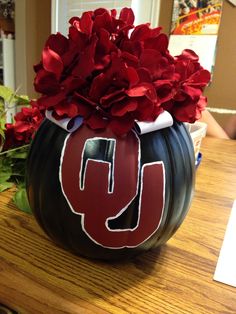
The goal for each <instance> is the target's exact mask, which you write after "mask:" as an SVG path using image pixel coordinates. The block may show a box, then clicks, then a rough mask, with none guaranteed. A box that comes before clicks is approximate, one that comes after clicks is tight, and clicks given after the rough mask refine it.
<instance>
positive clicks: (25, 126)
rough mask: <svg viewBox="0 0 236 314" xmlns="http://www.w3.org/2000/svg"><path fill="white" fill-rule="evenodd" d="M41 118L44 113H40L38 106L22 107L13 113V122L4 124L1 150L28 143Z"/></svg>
mask: <svg viewBox="0 0 236 314" xmlns="http://www.w3.org/2000/svg"><path fill="white" fill-rule="evenodd" d="M43 118H44V114H43V113H41V112H40V111H39V110H38V108H36V107H32V108H28V107H23V108H22V109H21V111H20V112H18V113H17V114H16V115H15V123H14V124H12V123H7V124H6V131H5V136H6V140H5V143H4V147H3V150H8V149H10V148H13V147H18V146H22V145H25V144H28V143H30V141H31V139H32V137H33V136H34V134H35V132H36V131H37V129H38V128H39V126H40V124H41V122H42V120H43Z"/></svg>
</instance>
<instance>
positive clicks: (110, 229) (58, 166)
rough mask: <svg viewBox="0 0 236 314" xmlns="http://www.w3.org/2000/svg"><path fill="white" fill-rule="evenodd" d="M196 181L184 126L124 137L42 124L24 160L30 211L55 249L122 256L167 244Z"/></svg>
mask: <svg viewBox="0 0 236 314" xmlns="http://www.w3.org/2000/svg"><path fill="white" fill-rule="evenodd" d="M194 177H195V165H194V151H193V145H192V140H191V138H190V135H189V133H188V131H187V130H186V129H185V126H184V125H183V124H182V123H178V122H174V125H173V126H172V127H169V128H165V129H162V130H158V131H154V132H151V133H148V134H144V135H137V134H136V133H135V132H133V131H131V132H129V133H128V135H127V136H126V137H124V138H119V137H117V136H115V135H114V134H113V133H112V131H111V130H109V129H107V130H105V131H101V132H97V131H96V132H95V131H92V130H90V129H89V128H88V127H86V126H82V127H81V128H79V129H78V130H77V131H75V132H74V133H72V134H69V135H68V133H67V132H66V131H64V130H63V129H61V128H60V127H58V126H56V125H55V124H53V123H52V122H50V121H48V120H47V119H46V120H45V121H44V122H43V123H42V125H41V127H40V128H39V130H38V132H37V134H36V136H35V138H34V140H33V143H32V145H31V148H30V152H29V156H28V160H27V174H26V182H27V192H28V198H29V202H30V206H31V208H32V210H33V213H34V215H35V217H36V219H37V221H38V223H39V224H40V226H41V227H42V228H43V229H44V231H45V232H46V233H47V234H48V236H49V237H51V238H52V239H53V240H54V241H56V242H57V243H58V244H59V245H61V246H63V247H64V248H67V249H69V250H70V251H72V252H74V253H76V254H80V255H83V256H86V257H92V258H99V259H107V260H112V259H121V258H127V257H130V256H133V255H136V254H138V253H140V252H143V251H145V250H148V249H150V248H153V247H157V246H159V245H161V244H163V243H165V242H166V241H167V240H168V239H169V238H170V237H171V236H172V235H173V234H174V232H175V231H176V230H177V228H178V227H179V226H180V224H181V222H182V221H183V219H184V217H185V215H186V213H187V210H188V208H189V205H190V201H191V198H192V194H193V193H192V192H193V186H194Z"/></svg>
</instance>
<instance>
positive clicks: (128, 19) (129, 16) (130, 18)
mask: <svg viewBox="0 0 236 314" xmlns="http://www.w3.org/2000/svg"><path fill="white" fill-rule="evenodd" d="M119 19H120V20H121V21H123V22H125V23H126V24H129V25H133V23H134V12H133V10H132V9H130V8H123V9H122V10H121V11H120V16H119Z"/></svg>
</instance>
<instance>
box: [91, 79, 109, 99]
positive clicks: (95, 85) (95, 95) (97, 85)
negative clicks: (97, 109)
mask: <svg viewBox="0 0 236 314" xmlns="http://www.w3.org/2000/svg"><path fill="white" fill-rule="evenodd" d="M110 83H111V82H110V77H108V76H106V75H105V74H104V73H101V74H99V75H98V76H96V77H95V78H94V79H93V82H92V84H91V88H90V91H89V97H90V98H91V99H92V100H93V101H94V102H99V100H100V98H101V97H102V95H104V93H105V91H106V90H107V89H108V87H109V86H110Z"/></svg>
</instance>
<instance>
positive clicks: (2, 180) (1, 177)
mask: <svg viewBox="0 0 236 314" xmlns="http://www.w3.org/2000/svg"><path fill="white" fill-rule="evenodd" d="M10 177H11V172H10V171H9V172H4V173H0V184H2V183H5V182H6V181H7V180H9V179H10Z"/></svg>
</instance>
